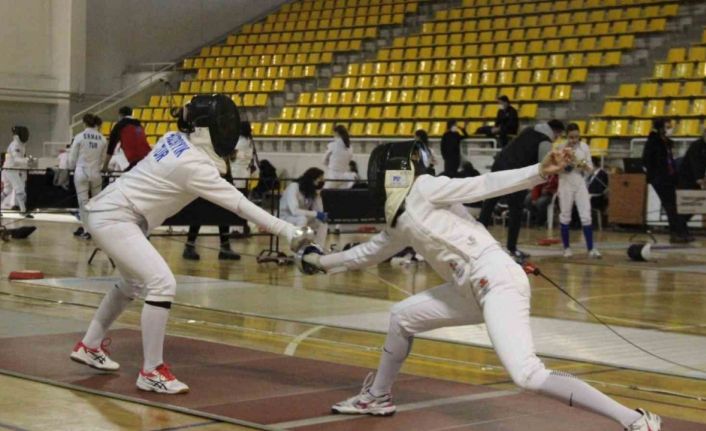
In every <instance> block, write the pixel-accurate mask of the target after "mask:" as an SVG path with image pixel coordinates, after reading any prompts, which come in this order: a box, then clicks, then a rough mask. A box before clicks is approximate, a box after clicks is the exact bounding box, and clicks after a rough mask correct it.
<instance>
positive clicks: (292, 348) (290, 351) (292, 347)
mask: <svg viewBox="0 0 706 431" xmlns="http://www.w3.org/2000/svg"><path fill="white" fill-rule="evenodd" d="M324 328H325V326H323V325H318V326H314V327H313V328H309V329H307V330H306V331H304V332H302V333H301V334H299V335H297V336H296V337H294V339H293V340H292V341H291V342H290V343H289V344H287V347H286V348H285V349H284V354H285V355H287V356H294V353H295V352H296V351H297V347H299V344H301V342H302V341H304V340H306V339H307V338H308V337H309V336H311V335H313V334H314V333H316V332H318V331H320V330H321V329H324Z"/></svg>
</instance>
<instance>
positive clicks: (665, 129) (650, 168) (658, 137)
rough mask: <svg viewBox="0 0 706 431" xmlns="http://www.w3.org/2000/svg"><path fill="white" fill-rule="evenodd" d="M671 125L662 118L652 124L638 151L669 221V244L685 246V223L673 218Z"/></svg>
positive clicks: (649, 180)
mask: <svg viewBox="0 0 706 431" xmlns="http://www.w3.org/2000/svg"><path fill="white" fill-rule="evenodd" d="M672 130H673V129H672V122H671V120H669V119H665V118H655V119H654V120H652V131H651V132H650V134H649V136H648V137H647V142H646V143H645V148H644V149H643V151H642V163H643V164H644V166H645V172H646V174H647V182H648V183H649V184H650V185H651V186H652V188H653V189H654V190H655V192H656V193H657V196H659V200H660V201H661V202H662V207H663V208H664V211H665V212H666V213H667V219H668V220H669V233H670V242H673V243H686V242H690V241H693V238H692V237H690V236H689V233H688V231H687V229H686V223H685V222H684V220H683V218H682V217H679V215H678V214H677V196H676V186H677V169H676V165H675V163H674V154H673V148H674V142H673V141H672V140H671V139H670V136H671V135H672Z"/></svg>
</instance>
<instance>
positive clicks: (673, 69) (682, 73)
mask: <svg viewBox="0 0 706 431" xmlns="http://www.w3.org/2000/svg"><path fill="white" fill-rule="evenodd" d="M704 77H706V61H698V60H695V61H687V62H684V63H657V64H656V65H655V69H654V75H653V78H654V79H657V80H669V79H704Z"/></svg>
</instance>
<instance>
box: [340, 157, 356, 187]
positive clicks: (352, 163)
mask: <svg viewBox="0 0 706 431" xmlns="http://www.w3.org/2000/svg"><path fill="white" fill-rule="evenodd" d="M348 172H350V174H351V177H352V181H350V182H347V183H345V187H344V188H346V189H352V188H353V187H355V186H356V184H358V183H359V182H360V173H359V171H358V163H356V161H355V160H351V161H350V162H349V163H348Z"/></svg>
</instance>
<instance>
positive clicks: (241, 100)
mask: <svg viewBox="0 0 706 431" xmlns="http://www.w3.org/2000/svg"><path fill="white" fill-rule="evenodd" d="M267 94H268V93H246V94H232V95H231V99H233V101H234V102H235V103H236V105H238V106H241V107H244V108H250V107H261V106H266V105H267ZM194 96H195V94H194V93H189V94H174V95H172V96H157V95H154V96H150V101H149V104H148V105H147V106H146V107H144V108H170V107H173V106H182V105H183V104H184V103H186V102H187V101H189V100H191V99H192V98H193V97H194ZM140 108H143V107H140Z"/></svg>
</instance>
